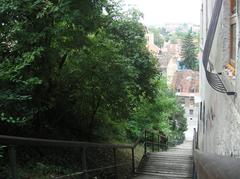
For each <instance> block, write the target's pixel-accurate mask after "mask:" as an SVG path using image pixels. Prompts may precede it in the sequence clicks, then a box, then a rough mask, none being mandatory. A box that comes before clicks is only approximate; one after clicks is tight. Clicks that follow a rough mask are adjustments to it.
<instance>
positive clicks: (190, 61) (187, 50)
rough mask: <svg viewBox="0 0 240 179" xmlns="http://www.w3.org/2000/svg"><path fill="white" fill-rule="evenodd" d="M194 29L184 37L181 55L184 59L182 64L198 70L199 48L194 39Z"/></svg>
mask: <svg viewBox="0 0 240 179" xmlns="http://www.w3.org/2000/svg"><path fill="white" fill-rule="evenodd" d="M193 40H194V39H193V35H192V31H191V30H190V31H189V32H188V33H187V34H186V36H185V37H184V39H183V42H182V50H181V57H182V59H183V61H182V62H181V65H184V66H186V68H188V69H192V70H198V61H197V54H196V52H197V49H196V46H195V44H194V41H193Z"/></svg>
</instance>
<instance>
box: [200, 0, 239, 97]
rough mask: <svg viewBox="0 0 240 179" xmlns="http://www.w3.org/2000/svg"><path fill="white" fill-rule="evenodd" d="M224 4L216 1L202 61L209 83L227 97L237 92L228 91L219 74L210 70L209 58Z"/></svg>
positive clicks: (220, 0) (218, 0) (221, 0)
mask: <svg viewBox="0 0 240 179" xmlns="http://www.w3.org/2000/svg"><path fill="white" fill-rule="evenodd" d="M222 3H223V0H216V1H215V5H214V9H213V14H212V18H211V21H210V25H209V30H208V33H207V38H206V42H205V46H204V49H203V58H202V60H203V66H204V70H205V73H206V78H207V81H208V83H209V85H210V86H211V87H212V88H213V89H214V90H216V91H218V92H220V93H225V94H227V95H236V92H232V91H228V90H227V89H226V87H225V85H224V84H223V82H222V80H221V78H220V77H219V74H218V73H212V70H208V66H210V62H209V56H210V52H211V48H212V44H213V40H214V36H215V32H216V28H217V24H218V19H219V15H220V12H221V8H222Z"/></svg>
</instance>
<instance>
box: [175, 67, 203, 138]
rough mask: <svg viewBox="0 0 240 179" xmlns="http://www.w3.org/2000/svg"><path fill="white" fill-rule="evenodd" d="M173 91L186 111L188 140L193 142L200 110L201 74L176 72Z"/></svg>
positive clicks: (189, 71) (188, 71) (185, 71)
mask: <svg viewBox="0 0 240 179" xmlns="http://www.w3.org/2000/svg"><path fill="white" fill-rule="evenodd" d="M172 89H173V90H174V91H175V92H176V95H177V97H178V100H179V101H180V103H181V104H182V106H183V107H184V109H185V117H186V118H187V122H188V127H189V129H188V131H187V132H186V139H187V140H191V139H192V136H193V128H196V127H197V120H198V109H199V100H198V99H199V72H197V71H192V70H181V71H176V72H175V74H174V77H173V80H172Z"/></svg>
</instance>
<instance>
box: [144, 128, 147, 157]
mask: <svg viewBox="0 0 240 179" xmlns="http://www.w3.org/2000/svg"><path fill="white" fill-rule="evenodd" d="M146 154H147V131H146V130H145V132H144V155H146Z"/></svg>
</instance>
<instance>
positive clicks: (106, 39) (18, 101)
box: [0, 0, 184, 140]
mask: <svg viewBox="0 0 240 179" xmlns="http://www.w3.org/2000/svg"><path fill="white" fill-rule="evenodd" d="M0 2H1V4H2V5H1V7H0V16H1V17H2V18H1V22H0V26H1V28H0V40H1V44H0V69H1V70H0V84H1V85H0V129H1V131H2V132H3V133H8V134H11V135H28V136H29V135H31V136H38V137H48V138H71V139H77V140H93V139H97V140H113V139H112V138H113V137H112V136H114V135H117V140H121V139H123V138H125V137H126V136H127V133H128V131H126V130H125V129H126V128H128V129H129V130H135V129H134V127H136V128H137V129H136V130H137V131H140V130H141V129H143V127H144V126H142V125H143V124H145V126H147V127H150V128H161V129H162V130H163V131H164V132H165V133H167V134H169V135H170V133H171V131H172V129H171V126H172V125H171V124H170V123H172V121H174V120H173V119H170V118H173V117H174V115H175V114H177V112H176V111H177V109H178V107H177V106H176V101H175V100H174V98H173V97H172V96H171V94H168V93H169V92H168V91H167V89H166V86H165V85H163V84H160V82H159V81H158V80H157V82H156V80H155V79H156V77H157V76H158V75H159V72H158V71H157V68H156V63H157V61H156V59H155V58H154V57H153V56H152V55H151V54H150V53H149V52H148V51H147V49H146V40H145V33H146V31H145V27H144V26H143V24H141V23H140V22H139V20H140V19H141V17H142V14H141V13H140V12H139V11H137V10H136V9H131V10H129V11H127V12H123V11H122V10H121V8H120V6H121V5H120V4H118V3H115V2H114V1H107V0H100V1H89V0H81V1H78V0H60V1H44V0H22V1H20V0H16V1H10V0H0ZM157 31H158V32H160V33H158V32H157ZM157 31H156V32H155V33H156V34H157V35H156V40H155V42H156V43H157V45H159V46H162V44H163V38H166V36H168V35H169V33H168V32H167V31H166V29H164V28H163V29H157ZM160 34H163V35H160ZM172 108H174V110H173V109H172ZM175 108H176V109H175ZM172 111H175V112H176V113H172ZM145 119H146V120H147V121H145V122H144V121H141V120H145ZM167 120H169V121H170V123H167V122H166V121H167ZM148 122H149V123H148ZM129 126H130V127H129ZM107 129H111V130H107ZM182 130H184V129H182ZM93 137H94V138H93Z"/></svg>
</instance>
